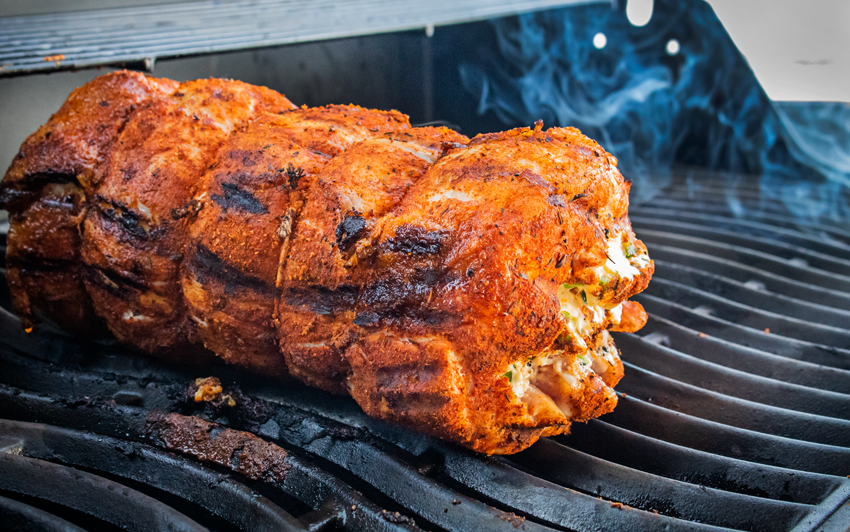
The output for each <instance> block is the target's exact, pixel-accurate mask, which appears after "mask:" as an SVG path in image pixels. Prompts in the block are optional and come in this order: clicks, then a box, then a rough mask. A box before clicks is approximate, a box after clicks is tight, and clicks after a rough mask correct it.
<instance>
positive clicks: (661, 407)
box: [0, 0, 850, 532]
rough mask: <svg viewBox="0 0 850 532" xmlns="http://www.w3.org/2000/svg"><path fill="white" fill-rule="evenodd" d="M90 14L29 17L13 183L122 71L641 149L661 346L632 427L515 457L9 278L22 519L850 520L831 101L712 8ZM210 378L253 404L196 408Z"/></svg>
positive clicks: (139, 526) (5, 80)
mask: <svg viewBox="0 0 850 532" xmlns="http://www.w3.org/2000/svg"><path fill="white" fill-rule="evenodd" d="M60 11H61V8H56V9H55V10H54V12H45V13H42V14H40V15H32V16H21V17H7V18H3V19H0V76H3V77H2V78H0V94H2V97H0V108H2V109H3V111H2V113H0V115H2V116H4V117H8V119H4V124H5V123H13V122H14V123H20V124H22V125H21V126H19V127H20V131H18V130H14V133H12V132H11V131H9V132H7V134H6V135H4V139H3V142H2V145H0V150H2V153H3V155H2V157H3V158H2V161H3V162H4V164H5V163H6V162H8V161H10V160H11V157H12V156H13V155H14V153H15V151H16V150H17V146H18V145H19V144H20V142H21V141H23V139H24V137H25V136H26V135H27V134H29V133H30V132H32V131H34V130H35V129H36V128H37V127H38V126H39V125H40V124H42V123H44V121H46V119H47V117H48V116H49V114H50V113H51V112H53V111H55V110H56V109H57V108H58V107H59V105H61V102H62V101H63V100H64V98H65V97H66V96H67V94H68V93H69V92H70V91H71V90H72V89H73V88H74V87H76V86H78V85H81V84H83V83H84V82H86V81H88V80H89V79H91V78H93V77H94V76H96V75H98V74H99V73H102V71H98V70H96V69H95V68H111V67H127V68H134V69H140V70H147V71H151V72H152V73H153V75H157V76H163V77H170V78H173V79H178V80H184V79H193V78H200V77H208V76H214V77H232V78H236V79H240V80H243V81H246V82H249V83H255V84H259V85H266V86H269V87H271V88H273V89H276V90H279V91H281V92H283V93H284V94H286V95H287V97H289V98H290V99H291V100H292V101H294V102H296V103H298V104H301V103H304V104H307V105H322V104H326V103H349V102H352V103H356V104H359V105H363V106H369V107H376V108H396V109H399V110H401V111H402V112H405V113H407V114H409V115H410V116H411V122H412V123H414V124H425V123H435V122H437V123H440V124H447V125H450V126H452V127H456V128H459V129H460V130H461V132H463V133H464V134H466V135H468V136H473V135H474V134H476V133H479V132H487V131H495V130H503V129H507V128H509V127H515V126H521V125H530V124H531V123H532V122H534V121H535V120H537V119H543V120H544V122H545V124H546V126H554V125H576V126H578V127H580V129H582V131H584V132H585V133H586V134H588V135H589V136H591V137H592V138H595V139H597V140H598V141H599V142H600V143H601V144H602V145H603V146H604V147H606V149H609V150H610V151H611V152H612V153H614V154H615V155H616V156H617V157H618V158H619V159H620V166H621V168H622V171H623V173H624V175H625V176H626V177H627V178H629V179H632V180H633V183H634V187H633V195H632V206H631V208H630V216H631V219H632V223H633V225H634V228H635V231H636V232H637V234H638V236H639V237H640V238H641V239H643V240H644V242H645V243H646V244H647V246H648V247H649V250H650V255H651V256H652V258H653V259H654V260H655V262H656V274H655V276H654V277H653V280H652V283H651V284H650V287H649V289H648V290H647V291H646V292H645V293H643V294H641V295H640V296H638V297H636V298H635V299H636V300H637V301H639V302H640V303H641V304H642V305H643V306H644V307H645V308H646V310H647V312H648V313H649V315H650V318H649V322H648V323H647V325H646V327H645V328H644V329H642V330H641V331H640V332H639V333H637V334H635V335H625V334H617V335H616V342H617V345H618V346H619V347H620V349H621V351H622V356H623V360H624V363H625V365H626V376H625V377H624V379H623V381H622V382H621V383H620V384H619V385H618V387H617V390H618V392H620V398H619V405H618V406H617V408H616V410H615V411H614V412H613V413H611V414H608V415H606V416H603V417H602V418H600V419H598V420H593V421H591V422H589V423H587V424H586V425H584V424H582V425H575V426H574V427H573V429H572V433H571V434H570V435H568V436H559V437H555V438H549V439H545V440H543V441H540V442H539V443H537V444H535V445H534V446H532V447H531V448H530V449H528V450H526V451H524V452H522V453H519V454H517V455H512V456H505V457H485V456H481V455H476V454H474V453H471V452H468V451H465V450H462V449H459V448H456V447H453V446H451V445H448V444H445V443H442V442H439V441H437V440H433V439H430V438H426V437H423V436H420V435H417V434H413V433H410V432H408V431H406V430H404V429H400V428H398V427H393V426H388V425H386V424H383V423H380V422H378V421H375V420H372V419H369V418H368V417H366V416H365V415H364V414H363V413H362V412H361V411H360V410H359V409H358V407H357V405H356V404H355V403H354V402H353V401H351V400H349V399H344V398H340V397H336V396H330V395H328V394H324V393H322V392H319V391H316V390H312V389H309V388H307V387H305V386H302V385H299V384H297V383H292V382H285V383H281V382H278V381H272V380H265V379H262V378H258V377H257V376H255V375H250V374H246V373H243V372H240V371H239V370H236V369H234V368H231V367H227V366H226V365H224V364H213V365H212V366H211V367H205V368H202V369H201V368H192V367H188V368H187V367H181V366H176V365H171V364H167V363H164V362H162V361H157V360H153V359H147V358H142V357H139V356H138V355H135V354H133V353H130V352H128V351H127V350H126V349H124V348H122V347H120V346H116V345H114V344H110V343H108V342H107V343H94V344H87V343H82V342H78V341H75V340H73V339H71V338H68V337H67V336H65V335H63V334H62V333H60V332H58V331H54V330H52V329H50V328H49V327H39V328H38V330H37V331H36V332H35V333H27V332H26V331H25V330H24V328H23V326H22V325H21V323H20V321H19V320H18V319H17V318H16V317H15V316H14V315H13V314H12V313H11V312H10V309H11V303H10V301H9V295H8V292H7V291H6V289H5V282H4V283H2V285H3V288H2V289H0V307H2V308H0V329H2V331H3V332H2V335H0V450H2V451H3V453H0V471H2V474H0V516H2V517H0V522H2V523H3V526H4V527H6V528H8V529H10V530H80V529H83V530H117V529H125V530H204V529H207V530H311V531H320V530H321V531H325V530H470V531H477V530H575V531H585V530H618V531H619V530H635V531H643V530H677V531H678V530H681V531H690V530H705V531H710V530H752V531H774V530H779V531H794V532H801V531H815V530H820V531H824V532H826V531H839V530H840V531H844V530H848V529H850V507H848V504H847V503H848V500H850V480H848V478H847V476H848V475H850V319H849V318H850V224H848V221H847V220H848V218H847V216H848V210H847V205H848V192H847V187H846V185H842V184H841V175H842V174H841V173H840V170H836V169H835V168H833V167H831V166H830V165H829V162H828V161H827V162H824V161H823V160H821V159H817V158H816V157H814V156H813V155H812V152H811V150H809V151H807V150H806V149H805V147H806V146H805V144H804V143H800V142H798V143H796V144H795V143H794V139H795V136H794V134H791V133H789V131H790V132H792V133H793V132H797V133H799V130H794V129H793V128H794V127H795V125H796V126H798V127H802V126H801V124H804V122H805V121H804V120H799V119H795V117H798V115H800V114H801V113H802V114H805V113H806V110H805V109H803V108H802V107H801V106H793V105H787V106H784V107H783V106H781V105H779V104H776V103H774V102H770V100H769V99H768V98H767V97H766V95H765V94H764V91H763V90H762V89H761V87H760V86H759V85H758V82H757V81H756V80H755V77H754V76H753V75H752V71H751V70H750V69H749V67H748V66H747V64H746V62H745V61H744V59H743V57H742V56H741V55H740V53H739V52H737V50H736V48H735V46H734V43H732V41H731V39H730V38H729V37H728V35H727V34H726V33H725V31H723V28H722V26H721V25H720V24H719V22H718V20H717V18H716V17H715V16H714V14H713V12H712V11H711V9H710V8H709V7H708V6H707V5H706V4H704V3H702V2H673V1H664V2H656V4H655V13H654V14H653V18H652V20H651V21H650V23H649V24H647V25H646V26H644V27H642V28H636V27H634V26H632V25H631V24H629V22H628V20H627V18H626V16H625V5H624V4H623V3H619V4H617V3H614V4H612V3H608V2H602V3H600V2H596V3H592V2H591V3H567V2H553V1H549V2H545V1H539V2H535V1H526V2H463V1H456V2H440V1H435V2H431V3H427V4H417V3H412V2H411V3H407V2H384V1H380V0H372V1H359V2H335V1H320V2H311V3H294V2H271V1H262V0H257V1H247V0H244V1H223V0H219V1H202V2H186V3H171V4H160V5H155V6H141V7H135V6H125V7H115V8H111V9H105V8H104V9H98V10H94V11H91V10H88V11H77V12H71V13H62V12H60ZM600 33H601V34H603V35H604V36H605V39H606V41H607V42H606V43H605V44H603V46H602V47H599V46H597V45H598V44H599V40H598V39H594V37H595V36H596V35H597V34H600ZM671 40H675V41H676V43H677V46H678V47H679V48H676V53H670V48H669V47H668V43H670V42H671ZM54 71H55V72H56V73H54V74H51V75H44V73H47V72H54ZM718 73H721V74H722V75H717V74H718ZM24 102H27V103H24ZM33 102H36V103H33ZM812 109H813V110H814V111H817V113H820V114H830V113H831V114H832V115H840V114H841V113H843V112H846V106H845V108H844V109H842V107H841V106H840V105H837V106H835V107H829V104H820V106H819V107H816V108H814V107H813V108H812ZM824 110H826V111H824ZM830 110H832V111H830ZM814 111H812V113H814ZM812 113H810V114H812ZM600 116H603V117H604V120H603V119H600V118H599V117H600ZM7 120H8V121H7ZM812 127H818V126H812ZM841 134H842V133H841V132H839V133H836V135H838V136H836V139H838V140H839V141H840V139H841V138H847V137H840V135H841ZM843 134H845V135H846V134H847V132H846V131H845V132H844V133H843ZM814 200H817V201H814ZM208 375H215V376H216V377H218V378H220V379H221V382H222V383H223V387H224V393H225V394H227V395H230V396H231V397H233V398H235V399H236V400H235V403H236V406H229V405H228V404H226V403H217V404H209V403H203V404H200V405H199V404H197V403H195V402H194V401H193V400H192V399H191V393H192V390H193V389H194V388H193V385H194V383H195V379H196V378H198V377H206V376H208Z"/></svg>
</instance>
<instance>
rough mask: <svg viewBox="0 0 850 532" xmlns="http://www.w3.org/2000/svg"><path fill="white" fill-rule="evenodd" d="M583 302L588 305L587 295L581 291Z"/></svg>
mask: <svg viewBox="0 0 850 532" xmlns="http://www.w3.org/2000/svg"><path fill="white" fill-rule="evenodd" d="M581 300H582V301H584V304H585V305H587V294H585V293H584V290H582V291H581Z"/></svg>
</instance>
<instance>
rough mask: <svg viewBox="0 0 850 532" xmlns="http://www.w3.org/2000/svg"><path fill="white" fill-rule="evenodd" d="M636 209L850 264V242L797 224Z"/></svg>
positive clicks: (651, 215) (644, 214)
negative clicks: (830, 238) (816, 233)
mask: <svg viewBox="0 0 850 532" xmlns="http://www.w3.org/2000/svg"><path fill="white" fill-rule="evenodd" d="M634 212H635V214H638V215H639V216H641V217H642V218H652V219H658V220H662V219H667V220H671V221H676V222H680V221H681V222H686V223H696V224H699V225H701V226H704V227H713V228H716V229H722V230H726V231H733V232H736V233H739V234H746V235H751V236H753V237H761V238H766V239H770V240H773V241H776V242H783V243H785V244H787V245H789V246H797V247H800V248H804V249H808V250H811V251H812V252H814V253H819V254H822V255H826V256H828V257H832V258H834V259H840V260H842V261H843V262H844V263H845V264H848V265H850V262H848V261H850V245H848V244H846V243H844V242H840V241H829V242H827V241H824V239H823V238H819V237H816V236H814V235H809V234H806V233H803V232H801V231H799V230H798V229H797V227H796V225H795V226H794V228H792V229H788V228H785V227H781V226H779V225H776V224H766V223H762V222H757V221H754V220H751V219H743V218H736V217H734V216H717V215H712V214H703V213H700V212H695V211H694V210H671V209H656V208H651V207H641V208H639V209H634Z"/></svg>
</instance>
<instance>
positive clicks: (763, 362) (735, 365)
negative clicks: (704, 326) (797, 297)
mask: <svg viewBox="0 0 850 532" xmlns="http://www.w3.org/2000/svg"><path fill="white" fill-rule="evenodd" d="M638 335H639V336H640V337H648V336H650V335H652V338H650V340H653V339H658V340H657V341H654V342H653V343H657V344H658V345H662V346H664V347H670V348H672V349H673V350H675V351H678V352H679V353H680V354H681V355H684V356H690V357H694V358H696V359H700V360H703V361H705V362H711V363H714V364H717V365H719V366H724V367H727V368H729V369H736V370H739V371H743V372H745V373H748V374H750V375H759V376H761V377H767V378H769V379H774V380H778V381H782V382H786V383H790V384H800V385H802V386H808V387H810V388H817V389H821V390H824V391H831V392H838V393H843V394H850V371H847V370H842V369H837V368H830V367H827V366H822V365H820V364H812V363H810V362H803V361H800V360H794V359H791V358H785V357H781V356H778V355H774V354H772V353H767V352H765V351H759V350H758V349H753V348H751V347H745V346H742V345H738V344H734V343H732V342H729V341H726V340H723V339H722V338H715V337H712V336H708V335H707V334H705V333H700V332H697V331H695V330H692V329H689V328H687V327H684V326H682V325H680V324H678V323H675V322H673V321H670V320H667V319H665V318H662V317H660V316H656V315H654V314H650V315H649V319H648V321H647V323H646V325H645V326H644V328H643V329H641V330H640V331H639V333H638ZM700 382H703V381H702V380H700Z"/></svg>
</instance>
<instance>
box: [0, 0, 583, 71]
mask: <svg viewBox="0 0 850 532" xmlns="http://www.w3.org/2000/svg"><path fill="white" fill-rule="evenodd" d="M579 3H589V2H588V1H587V0H522V1H509V0H457V1H451V0H434V1H431V2H416V1H407V2H397V1H392V0H357V1H340V0H319V1H315V2H297V1H293V0H289V1H278V0H235V1H234V0H210V1H206V2H183V3H175V4H167V5H155V6H144V7H124V8H116V9H101V10H94V11H82V12H74V13H55V14H44V15H31V16H21V17H7V18H2V19H0V76H9V75H20V74H26V73H33V72H52V71H57V70H68V69H79V68H88V67H95V66H103V65H121V64H125V65H129V66H134V67H136V68H144V69H146V70H152V69H153V67H154V65H155V63H156V61H157V60H158V59H161V58H171V57H182V56H187V55H197V54H206V53H216V52H226V51H233V50H243V49H247V48H258V47H266V46H277V45H282V44H291V43H298V42H308V41H317V40H326V39H335V38H340V37H351V36H355V35H367V34H375V33H384V32H396V31H402V30H410V29H416V28H428V27H433V26H437V25H446V24H456V23H460V22H469V21H474V20H483V19H487V18H491V17H500V16H505V15H512V14H517V13H522V12H527V11H533V10H538V9H546V8H551V7H557V6H564V5H570V4H579Z"/></svg>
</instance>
